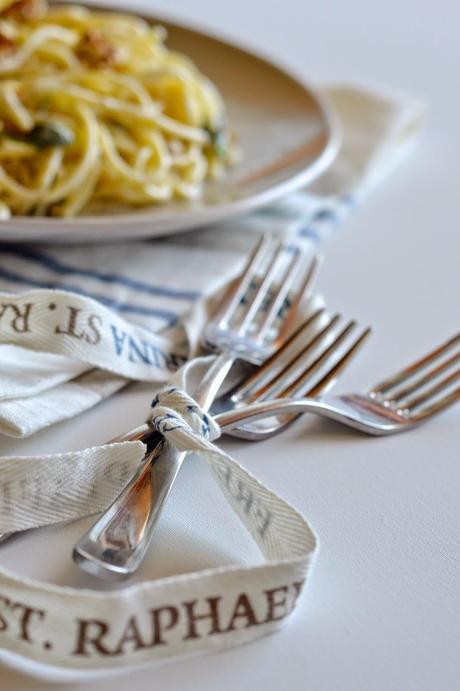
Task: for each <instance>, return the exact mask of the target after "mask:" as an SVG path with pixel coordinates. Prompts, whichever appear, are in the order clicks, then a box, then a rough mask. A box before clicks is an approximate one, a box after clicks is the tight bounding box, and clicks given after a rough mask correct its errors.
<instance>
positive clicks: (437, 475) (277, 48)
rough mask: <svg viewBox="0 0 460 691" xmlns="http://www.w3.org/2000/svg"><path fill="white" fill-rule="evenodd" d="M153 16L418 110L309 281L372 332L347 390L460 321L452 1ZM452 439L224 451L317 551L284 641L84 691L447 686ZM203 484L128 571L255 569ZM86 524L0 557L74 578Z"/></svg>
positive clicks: (445, 690)
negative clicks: (74, 553) (424, 116)
mask: <svg viewBox="0 0 460 691" xmlns="http://www.w3.org/2000/svg"><path fill="white" fill-rule="evenodd" d="M138 4H139V3H138ZM130 5H131V3H130ZM139 6H142V5H141V4H139ZM148 6H150V2H149V0H145V2H144V7H148ZM155 8H156V9H158V10H159V11H160V10H161V11H164V12H169V13H171V12H172V11H173V12H174V15H175V16H177V17H182V18H188V19H191V20H194V21H195V22H196V21H198V22H200V23H203V24H204V25H208V26H209V27H211V28H215V29H218V30H221V31H222V30H224V31H225V32H226V33H227V34H229V35H230V36H235V37H237V38H239V39H240V40H244V41H246V42H249V43H252V44H253V45H255V46H256V47H259V48H262V49H263V50H264V51H266V52H267V53H269V54H271V55H273V56H275V57H276V56H278V57H280V58H281V59H282V60H283V61H284V62H285V63H286V64H287V65H290V66H291V67H294V68H295V69H296V70H297V71H300V72H303V73H304V74H305V76H306V77H309V78H314V79H315V80H317V81H321V80H337V81H338V80H349V79H353V80H359V81H364V82H367V83H381V84H387V85H394V86H397V87H401V88H403V89H405V90H407V91H411V92H413V93H414V94H417V95H419V96H421V97H423V98H424V99H426V102H427V104H428V108H429V116H428V121H427V127H426V132H425V134H424V137H423V140H422V141H421V143H420V145H419V146H418V148H417V150H416V151H414V152H413V154H412V155H411V157H410V159H408V160H406V161H405V162H404V164H403V165H401V167H400V168H399V169H398V170H397V171H396V173H395V174H394V175H393V176H392V178H391V180H388V181H387V182H386V183H385V185H383V186H382V187H380V188H379V189H377V190H376V191H375V192H374V194H373V195H372V197H371V198H370V199H369V200H368V202H367V203H366V204H365V206H364V207H362V208H361V209H359V210H357V211H356V212H355V214H354V216H353V217H352V218H351V219H350V220H349V221H348V223H347V227H346V229H345V230H344V232H342V233H339V234H338V235H337V237H336V238H335V240H334V241H332V242H330V243H329V245H328V253H327V261H326V263H325V265H324V269H323V271H322V274H321V278H320V289H321V291H322V292H323V293H324V295H325V296H326V298H327V301H328V303H329V304H330V305H334V306H335V307H336V308H337V309H340V310H342V311H344V312H345V313H347V314H350V315H351V314H353V315H354V316H356V317H358V318H359V319H360V321H361V322H362V323H363V324H366V323H371V324H372V325H373V326H374V328H375V335H374V337H373V339H372V341H371V342H370V343H369V345H368V346H367V347H366V350H365V352H363V354H362V355H361V356H360V359H359V361H357V362H356V363H355V364H354V366H353V367H352V368H351V370H350V371H349V372H348V373H347V375H346V376H345V377H344V380H343V384H341V387H342V388H350V387H353V388H356V387H360V386H364V385H366V384H367V383H370V382H372V381H373V380H374V379H378V378H380V377H381V376H383V375H385V374H388V373H389V372H392V371H393V370H394V369H396V368H398V367H399V366H401V365H404V364H406V363H407V362H408V361H410V360H411V359H412V358H413V357H414V356H415V355H417V354H423V353H424V351H425V350H428V349H429V348H430V347H431V346H434V345H436V344H437V343H438V342H439V341H441V340H442V339H443V338H447V337H448V336H449V335H450V334H452V333H454V331H455V330H458V328H459V316H460V309H459V305H458V295H459V287H460V280H459V258H460V227H459V221H458V200H459V191H458V184H459V179H460V169H459V168H460V164H459V162H460V147H459V134H458V133H459V122H460V90H459V88H458V64H459V58H460V55H459V48H458V27H459V22H460V5H454V3H449V2H445V3H443V2H437V3H421V2H419V1H417V0H405V2H400V0H386V2H381V3H372V2H371V3H370V2H368V1H367V0H349V2H346V3H345V2H343V3H342V2H339V1H338V0H335V2H334V0H323V1H322V2H316V3H307V2H305V1H303V2H302V1H301V0H284V1H283V2H282V3H275V2H267V0H250V1H249V2H248V1H247V0H232V2H229V3H220V2H211V0H194V2H193V3H191V2H189V0H175V2H174V3H173V7H172V6H171V3H170V2H167V0H156V2H155ZM147 400H148V392H147V391H138V392H134V391H128V392H125V393H123V394H121V395H119V396H116V397H115V398H114V399H112V400H111V401H109V402H107V403H105V404H104V405H101V406H99V407H98V408H97V409H95V410H93V411H91V412H90V413H88V414H86V415H83V416H81V417H80V418H78V419H77V420H74V421H71V422H69V423H65V424H62V425H59V426H58V427H56V428H55V429H53V430H51V431H47V432H45V433H42V434H40V435H38V436H37V437H36V438H34V439H33V440H29V441H27V442H21V443H19V442H5V441H2V443H1V446H0V454H1V455H4V454H13V453H18V452H20V453H31V452H32V451H37V452H41V451H43V452H44V451H47V452H52V451H58V450H62V449H64V448H65V449H70V448H78V447H80V448H81V447H82V446H84V445H90V444H91V443H96V442H98V441H100V440H101V439H103V438H106V437H110V436H111V435H112V434H113V433H115V432H116V431H117V430H119V429H120V426H122V427H123V428H125V427H126V425H127V424H128V425H129V424H130V423H133V424H134V423H136V422H137V421H138V420H139V419H140V418H141V417H142V416H143V415H144V411H145V405H146V401H147ZM459 442H460V407H457V409H453V410H451V411H450V412H448V413H446V414H445V415H443V416H442V417H440V418H439V419H437V420H436V421H434V422H432V423H431V424H427V425H426V426H425V427H422V428H420V429H418V430H417V431H414V432H413V433H411V434H406V435H401V436H396V437H392V438H388V439H372V438H366V437H361V436H358V435H357V434H353V433H350V432H347V431H345V430H343V429H341V428H338V427H335V426H332V425H331V424H326V423H321V422H319V421H310V422H307V421H304V422H303V423H300V424H297V425H296V426H295V427H294V428H293V429H291V430H290V431H289V432H288V433H287V434H285V435H284V436H282V437H278V438H276V439H273V440H271V441H269V442H265V443H263V444H260V445H247V444H244V443H236V442H235V443H233V442H232V443H229V442H227V441H225V442H224V444H225V446H226V448H231V450H232V452H233V453H234V455H236V456H237V457H238V459H239V460H240V461H241V462H242V463H244V464H245V465H246V466H247V467H248V468H249V469H250V470H251V471H252V472H254V473H255V474H256V475H258V476H259V477H260V478H261V479H262V480H263V481H264V482H266V483H267V484H268V485H269V486H271V487H273V488H274V489H276V490H277V491H278V492H279V493H280V494H281V495H282V496H284V497H286V498H287V499H288V500H289V501H291V502H292V503H293V504H294V505H295V506H296V507H298V508H299V509H300V510H301V511H302V512H303V513H304V514H305V515H306V516H307V517H308V519H309V520H310V521H311V523H312V525H313V526H314V528H315V530H316V531H317V533H318V535H319V538H320V542H321V551H320V554H319V558H318V560H317V563H316V567H315V569H314V572H313V574H312V577H311V579H310V582H309V585H308V589H307V592H306V596H305V597H304V598H303V600H302V602H301V606H300V608H299V611H298V613H297V615H296V616H295V618H294V619H293V620H292V621H291V622H290V624H289V625H288V626H287V627H286V628H285V629H284V630H283V631H282V632H281V633H279V634H276V635H274V636H270V637H268V638H264V639H261V640H259V641H258V642H256V643H254V644H252V645H248V646H246V647H243V648H238V649H236V650H233V651H229V652H226V653H220V654H216V655H211V656H207V657H201V658H195V659H190V660H187V661H181V662H177V663H174V664H169V665H163V666H161V667H151V668H149V669H144V670H140V671H137V672H130V673H129V676H126V675H123V674H118V675H117V676H116V677H113V678H109V679H107V678H106V679H104V680H102V681H91V682H86V683H85V684H83V688H85V690H86V691H96V690H97V691H106V690H108V689H111V691H121V690H122V689H126V688H131V689H133V691H134V690H135V691H143V690H144V689H145V690H146V689H168V691H175V690H179V689H185V688H187V689H188V691H194V690H195V689H196V690H198V689H199V690H200V691H207V690H208V689H209V690H210V691H211V690H213V691H214V689H219V691H228V690H230V689H241V688H248V689H249V688H251V689H253V691H257V690H259V689H260V690H262V689H263V690H264V691H271V690H272V689H273V690H275V689H276V690H277V691H278V689H280V688H283V689H311V690H312V691H322V690H324V691H335V690H337V691H391V690H393V689H395V690H398V691H399V690H401V691H403V690H404V691H434V690H435V689H436V690H437V689H442V691H449V690H453V689H457V688H458V678H459V673H460V657H459V647H460V588H459V581H460V579H459V563H460V561H459V560H460V546H459V545H460V542H459V538H458V535H459V528H460V519H459V515H460V511H459V496H460V444H459ZM208 482H212V481H211V480H209V479H208V478H207V476H206V472H205V471H204V470H202V469H201V468H200V466H199V465H198V463H195V462H193V461H192V462H191V463H190V464H187V466H186V468H184V470H183V472H182V473H181V477H180V479H179V482H178V484H177V486H176V487H175V489H174V496H173V498H172V501H171V502H170V505H169V508H168V511H167V513H166V516H165V517H164V521H163V528H162V530H161V531H160V533H159V535H158V538H157V544H156V551H155V552H154V554H153V556H151V559H150V562H149V564H147V565H145V567H144V570H143V571H142V572H141V574H140V576H139V578H142V577H143V576H144V577H145V575H146V573H147V572H148V571H149V570H150V574H149V575H151V573H152V572H153V574H154V575H160V574H161V575H166V574H172V573H174V572H181V571H182V572H183V571H190V570H194V569H199V568H202V567H204V566H212V565H214V564H216V565H217V564H223V563H229V562H232V561H234V560H235V558H241V557H240V556H239V553H240V551H241V552H242V553H243V556H244V558H250V556H251V554H252V547H251V546H250V545H249V544H248V541H247V539H246V537H245V535H244V532H243V530H242V529H240V528H239V527H238V526H237V525H236V524H235V523H234V522H233V521H231V520H230V519H229V521H228V523H227V521H226V520H225V519H226V515H222V511H221V507H222V504H221V501H220V498H219V497H218V495H215V499H214V498H212V497H210V496H209V493H207V492H206V488H207V486H208V485H207V483H208ZM203 497H207V498H206V502H203V501H202V499H203ZM171 506H172V507H173V508H172V509H171ZM85 525H86V524H85V522H78V523H74V524H72V525H69V526H67V527H65V528H64V529H60V530H53V529H47V530H42V531H36V532H35V533H34V534H33V535H27V536H24V537H22V538H21V539H18V540H16V541H12V542H10V543H8V544H6V545H5V546H4V547H3V548H2V552H1V563H2V564H4V565H6V566H8V567H9V568H15V569H16V570H17V571H18V572H20V573H23V574H27V575H31V576H35V577H37V578H40V579H49V580H51V581H54V582H56V583H66V584H72V585H88V581H87V580H85V577H84V576H83V575H80V574H79V573H78V572H77V570H76V568H75V567H73V565H72V564H71V562H70V559H69V554H70V546H71V544H72V543H73V540H74V539H75V538H76V537H77V535H79V534H80V533H81V531H82V529H83V528H84V527H85ZM185 543H187V544H188V545H190V544H192V545H193V551H190V550H189V552H188V553H189V554H190V553H192V554H193V555H194V557H193V558H192V559H190V558H187V559H185V558H184V550H183V549H182V547H183V545H184V544H185ZM74 687H75V685H73V684H71V685H65V686H64V685H63V684H61V683H60V684H57V685H56V686H55V687H54V688H69V689H71V688H74ZM0 688H1V689H2V691H19V690H20V689H21V690H22V689H24V690H26V689H27V690H32V689H33V690H34V691H35V690H36V689H45V688H46V689H48V688H50V684H49V683H41V682H38V681H36V680H31V679H27V678H25V677H24V676H22V675H20V674H18V673H17V672H12V671H9V670H4V669H2V670H1V671H0ZM75 688H76V687H75Z"/></svg>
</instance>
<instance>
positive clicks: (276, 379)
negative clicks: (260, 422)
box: [244, 314, 340, 401]
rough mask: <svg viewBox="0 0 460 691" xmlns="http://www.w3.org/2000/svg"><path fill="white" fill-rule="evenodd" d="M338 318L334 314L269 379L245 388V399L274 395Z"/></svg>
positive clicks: (253, 399)
mask: <svg viewBox="0 0 460 691" xmlns="http://www.w3.org/2000/svg"><path fill="white" fill-rule="evenodd" d="M339 320H340V315H339V314H336V315H334V316H333V317H332V319H331V320H330V321H329V322H328V324H326V326H325V327H324V328H322V329H321V331H319V332H318V333H317V334H315V336H313V338H311V339H309V341H308V342H307V344H306V345H305V347H304V348H302V350H301V351H300V353H298V354H296V355H295V357H294V358H293V359H291V360H290V361H289V362H288V363H287V364H286V365H285V366H284V367H283V368H282V369H281V370H280V371H279V372H276V373H275V374H274V375H273V376H272V377H270V379H269V381H267V382H266V383H265V384H263V385H262V386H260V387H259V388H257V389H256V390H254V391H250V390H249V391H248V390H246V391H245V393H244V396H245V400H247V401H255V400H256V399H257V400H260V399H262V398H265V397H266V396H267V395H268V392H269V395H270V396H272V395H274V391H275V390H276V385H277V384H278V385H282V384H283V381H286V376H288V377H289V375H290V374H291V375H294V373H295V371H299V370H300V368H301V363H302V362H305V360H307V359H308V356H309V354H310V353H311V352H312V350H313V349H314V348H315V347H316V346H317V345H318V344H319V343H320V342H321V341H322V340H323V339H324V338H325V337H326V336H327V335H328V334H329V333H331V332H332V331H333V329H334V327H335V326H336V324H337V322H338V321H339ZM315 361H316V360H315Z"/></svg>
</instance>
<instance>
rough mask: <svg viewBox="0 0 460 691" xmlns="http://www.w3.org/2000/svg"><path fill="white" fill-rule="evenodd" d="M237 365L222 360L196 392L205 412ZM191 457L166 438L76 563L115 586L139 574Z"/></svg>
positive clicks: (82, 546)
mask: <svg viewBox="0 0 460 691" xmlns="http://www.w3.org/2000/svg"><path fill="white" fill-rule="evenodd" d="M234 360H235V358H234V357H232V356H230V355H227V354H221V355H218V356H217V358H216V360H215V361H214V362H213V364H212V365H211V367H210V368H209V370H208V371H207V373H206V374H205V376H204V377H203V379H202V381H201V382H200V385H199V387H198V389H197V390H196V392H195V400H196V401H197V403H198V404H199V405H200V406H201V407H202V408H203V410H205V411H207V410H209V408H210V407H211V404H212V402H213V401H214V398H215V397H216V395H217V392H218V391H219V389H220V387H221V385H222V383H223V381H224V379H225V377H226V376H227V374H228V372H229V370H230V368H231V366H232V364H233V362H234ZM186 455H187V454H186V453H181V452H179V451H176V449H174V448H173V447H172V446H171V445H170V444H168V443H167V442H166V441H165V439H163V438H162V439H161V441H160V442H159V443H158V444H157V445H156V446H155V447H154V448H153V449H152V450H151V451H148V452H147V453H146V455H145V456H144V459H143V462H142V464H141V465H140V466H139V468H138V470H137V472H136V473H135V475H134V476H133V478H132V479H131V481H130V482H129V483H128V485H127V486H126V487H125V488H124V489H123V490H122V491H121V493H120V494H119V495H118V497H117V498H116V499H115V501H114V502H113V503H112V505H111V506H110V507H109V508H108V509H107V510H106V511H105V512H104V513H103V515H102V516H101V517H100V518H99V519H98V520H97V521H96V523H95V524H94V525H93V526H92V528H90V529H89V530H88V532H86V533H85V535H83V537H82V538H81V539H80V540H79V541H78V542H77V544H76V545H75V547H74V550H73V559H74V561H75V562H76V563H77V564H78V566H80V568H82V569H83V570H85V571H87V572H89V573H91V574H93V575H95V576H98V577H100V578H103V579H105V580H115V581H118V580H124V579H125V578H128V577H129V576H130V575H131V574H133V573H134V572H135V571H136V570H137V568H138V567H139V565H140V563H141V562H142V560H143V558H144V555H145V552H146V550H147V548H148V546H149V543H150V540H151V538H152V535H153V532H154V530H155V526H156V524H157V521H158V519H159V517H160V515H161V512H162V510H163V508H164V505H165V503H166V501H167V499H168V496H169V493H170V491H171V488H172V486H173V484H174V481H175V479H176V477H177V473H178V472H179V469H180V467H181V465H182V462H183V460H184V458H185V456H186Z"/></svg>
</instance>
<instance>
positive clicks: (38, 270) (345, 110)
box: [0, 86, 423, 437]
mask: <svg viewBox="0 0 460 691" xmlns="http://www.w3.org/2000/svg"><path fill="white" fill-rule="evenodd" d="M324 92H325V94H326V95H327V96H328V97H329V99H330V100H331V101H332V103H333V105H334V106H335V108H336V111H337V115H338V119H339V122H340V123H341V126H342V130H343V143H342V147H341V150H340V152H339V155H338V157H337V159H336V160H335V161H334V163H333V164H332V166H331V167H330V169H329V170H328V171H327V172H326V173H325V174H324V175H323V176H322V177H321V178H320V179H319V180H318V181H316V183H315V184H314V185H312V186H310V187H309V188H308V189H307V190H302V191H300V192H298V193H296V194H293V195H290V196H289V197H287V198H286V199H284V200H282V201H281V202H278V203H277V204H275V205H273V206H270V207H267V208H264V209H261V210H259V211H257V212H254V213H252V214H250V215H248V216H246V217H244V218H242V219H238V220H236V221H231V222H227V223H222V224H219V225H216V226H213V227H210V228H207V229H205V230H198V231H194V232H192V233H188V234H185V235H180V236H175V237H171V238H164V239H160V240H155V241H146V242H132V243H130V242H126V243H123V244H117V245H108V246H107V245H100V246H97V245H91V246H84V245H77V246H75V245H70V246H67V245H66V246H63V245H61V246H59V245H51V244H47V245H42V246H40V245H17V246H16V245H2V246H0V291H1V294H0V363H1V369H0V433H3V434H7V435H10V436H16V437H22V436H28V435H30V434H33V433H34V432H36V431H38V430H40V429H43V428H44V427H47V426H49V425H52V424H54V423H57V422H59V421H61V420H63V419H66V418H69V417H73V416H75V415H77V414H79V413H80V412H83V411H84V410H87V409H88V408H90V407H92V406H93V405H95V404H96V403H98V402H99V401H101V400H103V399H104V398H107V397H108V396H110V395H112V394H113V393H114V392H116V391H117V390H119V389H121V388H122V387H124V386H126V384H127V383H128V382H129V381H130V379H132V378H134V379H148V380H151V381H161V380H162V379H164V378H166V374H167V368H166V369H165V370H164V373H165V376H164V377H162V373H161V371H160V369H159V368H156V369H155V368H154V369H153V370H152V374H151V375H150V374H149V375H145V374H139V373H134V374H133V375H131V373H130V372H128V373H127V372H126V371H125V370H123V371H117V370H116V367H114V366H113V365H111V366H110V367H109V368H107V367H106V366H105V364H104V362H101V363H97V364H96V365H95V363H94V361H91V359H89V360H88V358H87V357H86V356H85V354H84V353H83V352H81V350H80V351H78V349H75V352H74V351H68V350H67V351H66V352H65V353H61V352H58V351H56V350H53V349H49V350H48V351H47V345H46V343H41V342H40V343H39V342H38V341H36V342H34V340H33V339H31V338H28V339H26V338H25V337H24V342H22V340H21V338H19V335H20V334H21V329H22V330H23V331H24V317H25V313H24V309H26V305H27V301H26V302H24V301H23V303H21V304H22V307H21V308H19V307H18V306H17V305H16V306H13V305H12V304H10V303H11V301H10V300H9V298H8V295H9V294H11V293H14V294H17V293H18V292H20V293H21V295H22V297H23V298H24V299H27V295H29V293H28V292H27V291H30V290H33V292H34V295H37V290H38V291H39V293H40V294H41V291H47V292H46V296H47V299H48V297H49V295H55V297H56V300H55V301H56V303H57V304H58V305H61V303H62V294H63V293H62V291H64V292H71V293H73V294H77V295H78V296H81V298H82V299H86V300H87V301H88V300H89V302H88V303H85V304H95V303H94V302H93V301H96V303H97V304H98V305H100V306H101V309H104V308H105V309H108V310H111V311H112V312H113V313H115V314H116V315H117V317H118V318H119V320H124V322H121V323H125V322H126V323H128V324H132V325H133V327H132V328H137V329H139V328H140V329H143V330H144V331H147V332H149V333H152V334H154V335H157V336H155V337H156V338H160V339H161V343H162V344H166V346H165V348H166V350H168V348H169V352H170V353H171V352H172V351H173V350H175V351H176V355H177V358H178V362H179V361H181V359H182V360H183V359H184V358H186V357H187V356H190V355H191V354H192V353H193V352H194V349H195V347H196V345H197V342H198V335H199V332H200V329H201V327H202V324H203V322H204V320H205V318H206V314H207V309H208V307H209V303H210V302H212V299H213V296H215V294H216V293H218V292H219V290H221V289H222V288H223V287H224V286H225V285H227V284H228V282H229V281H230V280H231V279H232V278H233V277H234V276H235V275H236V274H237V272H238V270H239V269H240V268H241V265H242V262H243V261H244V258H245V257H246V256H247V253H248V251H249V249H250V247H251V246H252V245H253V244H254V243H255V241H256V235H258V234H260V233H261V232H270V233H272V234H273V235H278V236H282V237H284V238H286V239H292V241H293V242H295V243H296V244H301V245H303V246H304V247H305V249H306V250H307V251H308V250H310V251H313V250H314V249H315V248H316V247H317V246H318V245H319V244H321V243H323V242H324V240H325V239H326V238H327V237H328V236H329V234H330V230H331V228H332V227H334V226H335V225H336V224H337V223H339V222H341V221H342V219H343V218H344V217H345V216H346V215H347V214H348V212H349V210H350V209H351V208H352V207H353V206H354V205H355V203H356V202H358V201H359V200H360V199H361V197H362V196H363V195H364V194H365V193H366V192H367V191H368V189H369V188H370V187H371V186H372V185H373V184H375V183H376V182H378V181H379V180H380V179H382V178H383V177H384V176H385V174H387V173H389V172H390V171H391V168H392V167H393V166H394V165H395V163H396V162H397V161H398V160H399V159H400V158H401V157H402V155H403V154H405V153H406V152H407V150H408V148H409V146H410V145H411V144H412V143H413V141H414V139H415V138H416V135H417V134H418V133H419V131H420V127H421V123H422V119H423V108H422V106H421V105H420V103H418V102H416V101H414V100H412V99H408V98H406V97H403V96H401V95H395V94H391V93H386V92H383V91H381V90H380V91H379V90H369V89H364V88H360V87H356V86H333V87H327V88H325V89H324ZM49 291H53V292H49ZM54 291H57V292H56V293H54ZM43 295H45V293H43ZM52 304H53V309H54V307H55V305H54V298H53V303H52ZM102 306H103V307H102ZM75 309H76V308H75ZM21 310H22V311H21ZM72 314H74V316H76V314H77V313H76V312H74V313H72V311H71V312H70V315H69V318H70V319H71V318H72ZM41 318H43V319H45V318H48V317H47V316H45V315H42V317H41ZM15 319H17V321H15ZM21 320H22V321H21ZM11 324H13V327H14V329H13V330H14V331H15V339H14V342H13V341H12V340H11V338H10V337H11V333H12V329H11ZM95 324H96V322H94V325H95ZM74 326H75V325H74ZM75 328H76V326H75ZM126 329H127V330H126ZM126 329H125V330H123V329H122V330H121V331H120V330H118V331H115V332H114V334H115V338H116V339H118V340H117V341H116V343H117V347H118V346H120V348H122V346H123V339H124V338H125V336H126V334H128V335H127V336H126V337H127V338H128V339H129V338H131V337H130V335H129V333H128V331H129V327H126ZM96 333H97V330H95V331H94V332H93V334H94V337H96ZM120 333H122V334H125V336H123V338H122V337H120ZM16 336H17V338H16ZM23 336H24V334H23ZM152 338H153V336H152ZM87 339H88V340H89V339H90V335H87ZM130 343H131V341H130ZM142 343H145V339H144V340H142ZM155 343H156V341H155ZM133 347H134V346H133ZM155 347H156V346H155ZM160 350H161V349H160ZM138 351H139V349H138ZM138 355H139V357H140V358H141V359H142V358H144V359H145V358H146V357H147V356H146V355H145V353H142V352H140V351H139V352H138ZM109 370H110V371H109ZM144 371H145V370H142V372H144ZM136 372H137V371H136Z"/></svg>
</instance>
